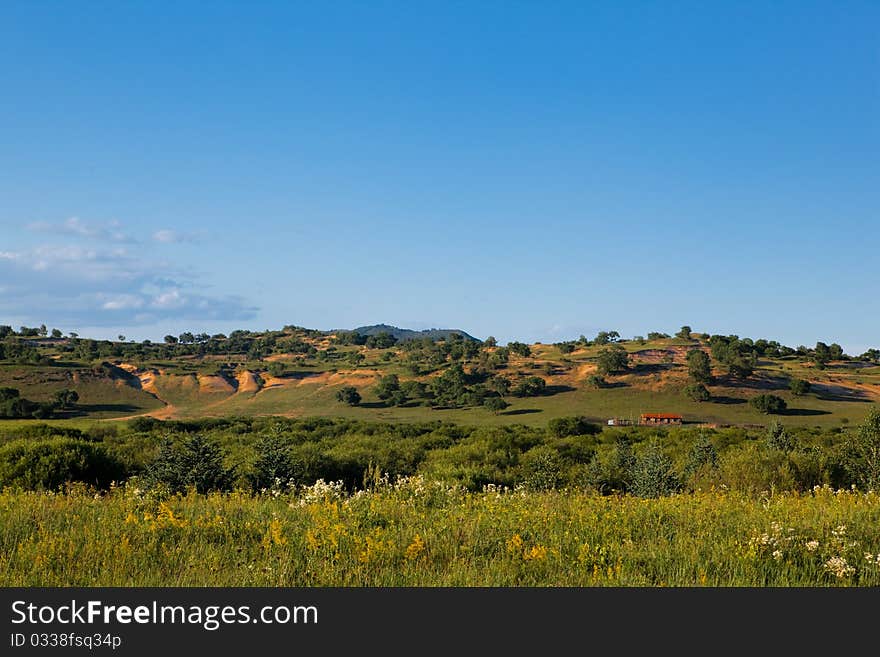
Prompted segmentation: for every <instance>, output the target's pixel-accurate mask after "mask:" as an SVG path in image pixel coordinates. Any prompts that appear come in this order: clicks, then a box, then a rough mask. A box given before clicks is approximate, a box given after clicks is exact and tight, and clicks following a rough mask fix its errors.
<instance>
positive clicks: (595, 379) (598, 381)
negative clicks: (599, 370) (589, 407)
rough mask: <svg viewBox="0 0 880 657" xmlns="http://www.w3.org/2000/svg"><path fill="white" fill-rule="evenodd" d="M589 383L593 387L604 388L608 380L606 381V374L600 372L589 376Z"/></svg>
mask: <svg viewBox="0 0 880 657" xmlns="http://www.w3.org/2000/svg"><path fill="white" fill-rule="evenodd" d="M587 385H588V386H590V387H591V388H596V389H599V388H604V387H605V386H606V385H608V382H607V381H605V377H604V376H600V375H599V374H591V375H590V376H588V377H587Z"/></svg>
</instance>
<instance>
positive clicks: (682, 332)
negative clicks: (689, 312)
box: [675, 325, 691, 340]
mask: <svg viewBox="0 0 880 657" xmlns="http://www.w3.org/2000/svg"><path fill="white" fill-rule="evenodd" d="M675 337H677V338H681V339H682V340H690V339H691V327H690V326H688V325H684V326H682V327H681V328H680V329H679V330H678V333H676V334H675Z"/></svg>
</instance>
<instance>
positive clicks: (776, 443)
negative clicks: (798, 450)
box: [764, 420, 794, 452]
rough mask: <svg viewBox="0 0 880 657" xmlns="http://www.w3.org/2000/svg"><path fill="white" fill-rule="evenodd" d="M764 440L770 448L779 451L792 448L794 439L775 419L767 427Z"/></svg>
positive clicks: (788, 450) (786, 450)
mask: <svg viewBox="0 0 880 657" xmlns="http://www.w3.org/2000/svg"><path fill="white" fill-rule="evenodd" d="M764 440H765V442H766V443H767V447H769V448H770V449H775V450H778V451H780V452H790V451H791V450H793V449H794V439H793V438H792V437H791V435H790V434H789V433H788V432H787V431H786V430H785V427H784V426H782V425H781V424H780V423H779V422H776V421H775V420H774V421H773V422H771V423H770V426H769V427H767V434H766V436H765V438H764Z"/></svg>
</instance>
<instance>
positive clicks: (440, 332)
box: [333, 324, 482, 342]
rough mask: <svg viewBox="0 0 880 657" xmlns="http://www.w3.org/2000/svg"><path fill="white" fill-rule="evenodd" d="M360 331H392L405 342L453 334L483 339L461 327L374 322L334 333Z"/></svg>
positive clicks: (446, 336)
mask: <svg viewBox="0 0 880 657" xmlns="http://www.w3.org/2000/svg"><path fill="white" fill-rule="evenodd" d="M342 332H349V333H360V334H361V335H378V334H379V333H390V334H391V335H393V336H394V337H395V338H397V339H398V340H399V341H402V342H405V341H407V340H417V339H421V338H430V339H431V340H444V339H446V338H448V337H449V336H451V335H460V336H461V337H463V338H465V339H466V340H473V341H474V342H482V341H481V340H479V339H477V338H475V337H474V336H472V335H469V334H468V333H465V332H464V331H462V330H461V329H436V328H435V329H425V330H423V331H415V330H413V329H405V328H399V327H397V326H390V325H388V324H373V325H372V326H359V327H357V328H356V329H351V330H346V331H343V330H341V329H340V330H339V331H333V333H342Z"/></svg>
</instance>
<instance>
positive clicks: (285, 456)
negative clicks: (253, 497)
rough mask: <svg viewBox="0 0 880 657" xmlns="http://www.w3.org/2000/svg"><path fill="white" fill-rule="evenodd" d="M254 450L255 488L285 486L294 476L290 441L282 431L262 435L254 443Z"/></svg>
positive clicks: (252, 480) (252, 476)
mask: <svg viewBox="0 0 880 657" xmlns="http://www.w3.org/2000/svg"><path fill="white" fill-rule="evenodd" d="M254 451H255V452H256V458H255V459H254V464H253V469H252V472H251V475H250V480H251V485H252V487H253V489H254V490H261V489H263V488H272V487H275V486H284V485H285V484H287V483H289V482H290V481H291V480H292V479H293V478H294V475H295V469H294V464H293V460H292V459H291V454H290V442H289V441H288V439H287V438H286V437H285V436H284V435H283V433H282V432H281V431H272V432H270V433H268V434H265V435H263V436H261V437H260V439H259V440H258V441H257V442H256V444H255V445H254Z"/></svg>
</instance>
